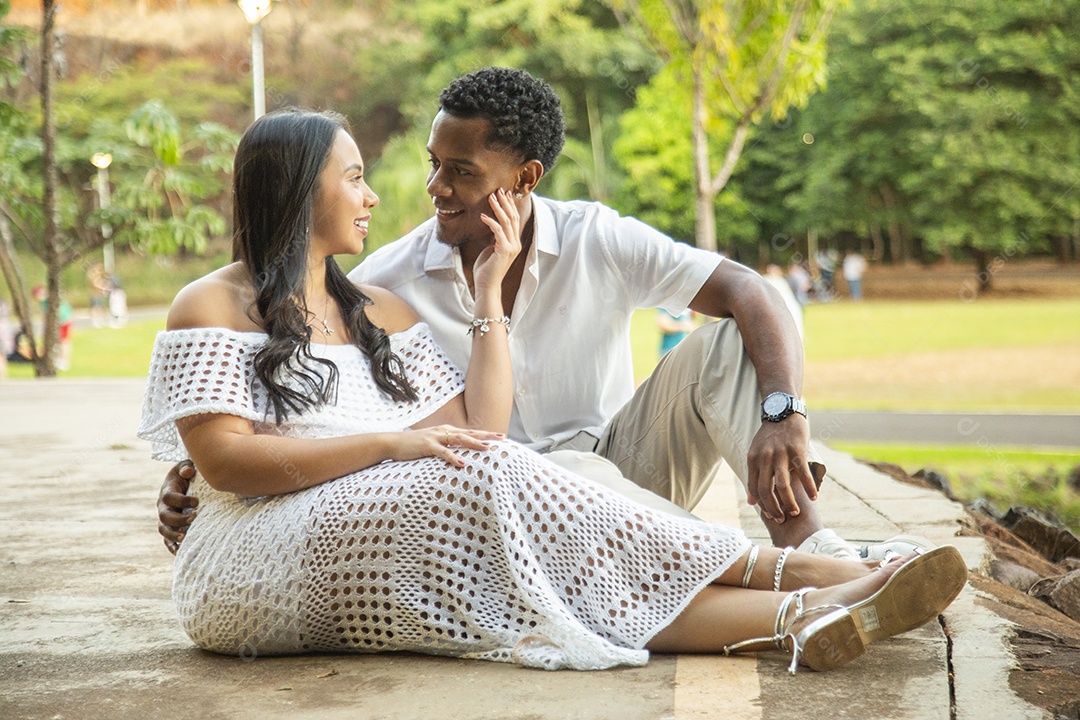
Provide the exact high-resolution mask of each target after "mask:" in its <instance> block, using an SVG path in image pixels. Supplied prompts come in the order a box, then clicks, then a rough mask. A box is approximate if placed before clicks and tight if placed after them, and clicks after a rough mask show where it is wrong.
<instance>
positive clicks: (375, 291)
mask: <svg viewBox="0 0 1080 720" xmlns="http://www.w3.org/2000/svg"><path fill="white" fill-rule="evenodd" d="M358 287H359V288H360V292H362V293H364V294H365V295H367V296H368V297H369V298H371V301H372V304H371V305H369V306H368V308H367V315H368V318H369V319H370V320H371V322H372V323H374V324H375V325H377V326H379V327H381V328H382V329H383V330H385V331H386V332H387V333H389V334H391V335H392V334H394V333H396V332H401V331H402V330H407V329H408V328H411V327H412V326H413V325H415V324H416V323H417V322H419V321H420V317H419V316H418V315H417V314H416V311H415V310H413V309H412V306H411V305H409V303H407V302H405V301H404V300H402V299H401V298H399V297H398V296H397V295H395V294H394V293H392V292H390V291H389V290H385V289H383V288H380V287H375V286H374V285H358Z"/></svg>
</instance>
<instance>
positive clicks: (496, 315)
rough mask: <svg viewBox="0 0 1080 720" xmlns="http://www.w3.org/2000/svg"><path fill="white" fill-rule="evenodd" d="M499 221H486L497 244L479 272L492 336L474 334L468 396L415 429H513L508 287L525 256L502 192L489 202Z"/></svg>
mask: <svg viewBox="0 0 1080 720" xmlns="http://www.w3.org/2000/svg"><path fill="white" fill-rule="evenodd" d="M489 201H490V203H491V207H492V210H493V212H494V218H492V217H488V216H487V215H481V218H483V220H484V223H485V224H487V226H488V227H490V228H491V231H492V234H493V235H494V238H495V239H494V242H493V243H492V244H491V245H490V246H489V247H487V248H485V249H484V250H483V252H481V253H480V256H479V257H478V258H477V259H476V264H475V265H474V266H473V285H474V295H475V299H476V310H475V312H476V317H477V318H489V319H490V320H491V321H490V322H488V323H487V325H488V331H487V332H486V333H482V332H481V330H480V328H474V330H473V333H472V353H471V355H470V358H469V367H468V369H467V370H466V372H465V392H464V396H463V397H462V396H458V397H456V398H454V399H453V400H452V401H451V402H449V403H447V404H446V405H444V406H443V407H441V408H439V410H437V411H436V412H435V413H433V414H432V415H431V416H430V417H427V418H425V419H424V420H422V421H421V422H419V423H417V424H416V425H414V426H413V427H416V428H423V427H428V426H430V425H434V424H439V423H450V424H453V425H460V426H462V427H467V428H474V429H480V428H482V429H484V430H495V431H498V432H503V433H505V432H506V431H507V430H509V428H510V414H511V412H512V411H513V407H514V396H513V393H514V383H513V373H512V371H511V369H510V346H509V345H508V344H507V333H508V332H509V331H508V330H507V328H506V326H504V325H503V324H502V323H501V322H500V321H501V319H502V318H503V315H504V314H505V313H504V310H503V302H502V281H503V278H504V277H506V273H507V271H508V270H509V269H510V265H511V264H512V263H513V262H514V259H515V258H516V257H517V256H518V254H519V253H520V252H521V219H520V216H519V215H518V212H517V207H516V206H515V205H514V201H513V199H512V198H511V197H510V194H509V193H507V192H505V191H503V190H499V191H497V192H495V193H492V195H491V197H490V198H489Z"/></svg>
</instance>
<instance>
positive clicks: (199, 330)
mask: <svg viewBox="0 0 1080 720" xmlns="http://www.w3.org/2000/svg"><path fill="white" fill-rule="evenodd" d="M427 327H428V325H427V323H426V322H423V321H419V322H416V323H413V324H412V325H410V326H409V327H407V328H405V329H404V330H398V331H397V332H393V333H387V336H388V337H398V336H407V335H409V334H412V333H415V332H419V331H420V330H424V329H427ZM204 333H205V334H214V335H218V336H222V335H224V336H234V337H239V338H243V339H248V338H251V339H254V338H266V337H267V334H266V333H265V332H263V331H261V330H233V329H232V328H226V327H195V328H180V329H177V330H161V331H160V332H158V336H162V335H186V334H191V335H197V334H204ZM311 344H312V345H317V346H319V347H351V348H355V347H357V346H356V345H355V344H353V343H323V342H313V343H311Z"/></svg>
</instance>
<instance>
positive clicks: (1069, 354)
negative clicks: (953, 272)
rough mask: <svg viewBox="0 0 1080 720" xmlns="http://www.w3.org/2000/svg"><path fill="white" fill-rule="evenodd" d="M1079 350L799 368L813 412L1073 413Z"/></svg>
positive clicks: (971, 353) (948, 354) (1078, 395)
mask: <svg viewBox="0 0 1080 720" xmlns="http://www.w3.org/2000/svg"><path fill="white" fill-rule="evenodd" d="M1077 358H1080V343H1075V342H1073V343H1061V344H1055V345H1043V346H1037V347H1022V348H1014V347H1009V348H974V349H971V348H969V349H963V350H948V351H936V352H925V353H909V354H906V355H899V356H892V357H883V358H873V359H871V360H867V359H852V360H815V361H810V362H807V364H806V379H805V383H804V387H805V388H806V389H807V394H808V395H809V397H810V398H811V400H814V399H815V398H819V399H820V401H819V404H820V403H821V402H824V401H827V402H828V405H829V406H831V407H850V408H859V407H866V399H867V398H874V399H875V401H877V402H879V403H880V404H881V406H883V407H890V406H891V407H920V408H924V409H927V410H930V409H938V408H948V409H953V410H955V409H958V408H973V407H977V406H988V405H993V406H998V407H1009V406H1014V407H1030V406H1032V405H1042V406H1045V407H1055V406H1057V407H1061V408H1062V409H1068V408H1075V407H1076V406H1077V405H1080V362H1078V361H1077Z"/></svg>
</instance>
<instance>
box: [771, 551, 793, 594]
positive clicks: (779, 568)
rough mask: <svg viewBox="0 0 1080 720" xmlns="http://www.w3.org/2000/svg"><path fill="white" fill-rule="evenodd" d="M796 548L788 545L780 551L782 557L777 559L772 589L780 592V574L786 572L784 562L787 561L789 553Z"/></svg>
mask: <svg viewBox="0 0 1080 720" xmlns="http://www.w3.org/2000/svg"><path fill="white" fill-rule="evenodd" d="M794 550H795V548H793V547H786V548H784V549H783V550H781V551H780V557H778V558H777V559H776V571H775V572H774V573H773V583H772V589H773V590H774V591H776V592H780V575H782V574H783V572H784V563H785V562H787V558H788V555H790V554H791V553H792V552H794Z"/></svg>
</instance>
